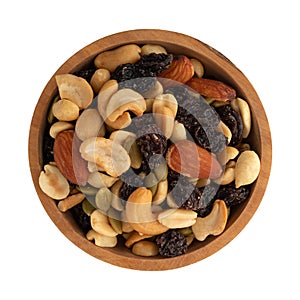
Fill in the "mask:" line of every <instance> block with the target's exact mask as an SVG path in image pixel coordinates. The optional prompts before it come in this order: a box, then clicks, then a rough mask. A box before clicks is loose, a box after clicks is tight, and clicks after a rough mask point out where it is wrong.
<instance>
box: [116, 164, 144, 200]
mask: <svg viewBox="0 0 300 300" xmlns="http://www.w3.org/2000/svg"><path fill="white" fill-rule="evenodd" d="M120 179H121V180H122V181H123V184H122V186H121V188H120V194H119V196H120V198H121V199H122V200H124V201H127V200H128V197H129V196H130V195H131V194H132V193H133V192H134V191H135V190H136V189H137V188H139V187H141V186H143V183H144V181H143V179H142V178H141V177H140V176H138V175H137V174H135V173H134V172H133V170H132V169H129V170H128V171H126V172H125V173H123V174H121V175H120Z"/></svg>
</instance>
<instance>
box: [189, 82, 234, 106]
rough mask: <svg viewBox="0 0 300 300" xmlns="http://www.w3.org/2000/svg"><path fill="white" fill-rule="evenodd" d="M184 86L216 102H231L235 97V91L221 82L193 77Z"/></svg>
mask: <svg viewBox="0 0 300 300" xmlns="http://www.w3.org/2000/svg"><path fill="white" fill-rule="evenodd" d="M186 84H187V85H188V86H189V87H191V88H192V89H194V90H195V91H197V92H198V93H199V94H201V95H202V96H205V97H208V98H212V99H215V100H218V101H227V100H232V99H234V98H235V97H236V92H235V90H234V89H233V88H232V87H230V86H228V85H227V84H225V83H223V82H221V81H217V80H212V79H207V78H196V77H194V78H192V79H191V80H190V81H188V82H187V83H186Z"/></svg>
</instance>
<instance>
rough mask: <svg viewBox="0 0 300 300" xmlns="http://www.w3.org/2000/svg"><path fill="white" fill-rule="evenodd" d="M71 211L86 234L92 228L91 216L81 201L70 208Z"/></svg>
mask: <svg viewBox="0 0 300 300" xmlns="http://www.w3.org/2000/svg"><path fill="white" fill-rule="evenodd" d="M69 212H70V213H71V215H72V217H73V218H74V220H75V222H76V223H77V224H78V226H79V228H80V229H81V230H82V231H83V233H84V234H86V233H87V232H88V231H89V230H90V229H91V228H92V227H91V221H90V217H89V216H88V215H87V214H86V213H85V212H84V211H83V209H82V205H81V203H79V204H77V205H75V206H74V207H72V208H70V209H69Z"/></svg>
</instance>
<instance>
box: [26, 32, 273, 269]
mask: <svg viewBox="0 0 300 300" xmlns="http://www.w3.org/2000/svg"><path fill="white" fill-rule="evenodd" d="M128 43H136V44H145V43H154V44H160V45H162V46H164V47H165V48H166V49H167V50H168V51H169V52H173V53H178V54H185V55H187V56H189V57H194V58H197V59H199V60H200V61H201V62H202V63H203V64H204V65H205V69H206V74H214V76H215V77H216V78H218V79H219V80H221V81H223V82H225V83H227V84H229V85H230V86H232V87H234V88H235V89H236V91H237V95H238V96H240V97H241V98H244V99H246V100H247V101H248V103H249V105H250V108H251V110H252V124H253V127H252V131H251V134H250V136H249V141H250V142H251V144H252V145H253V148H254V150H255V151H256V152H257V153H258V154H259V156H260V159H261V171H260V175H259V177H258V179H257V181H256V183H255V185H254V188H253V190H252V193H251V196H250V199H249V201H247V202H246V203H244V204H243V205H240V206H239V207H238V208H235V209H232V211H231V216H230V219H229V221H228V224H227V226H226V229H225V231H224V232H223V233H222V234H221V235H220V236H217V237H208V238H207V239H206V240H205V241H204V242H202V243H197V242H196V243H193V244H192V245H191V246H190V248H189V251H188V253H187V254H185V255H182V256H178V257H175V258H159V257H154V258H143V257H138V256H135V255H134V254H132V253H131V251H130V250H129V249H127V248H126V247H124V246H122V245H118V246H117V247H116V248H112V249H106V248H100V247H97V246H95V245H94V244H93V243H92V242H90V241H88V240H87V239H86V238H85V236H84V235H83V234H82V233H81V231H80V230H79V229H78V227H77V226H76V224H75V222H74V221H73V219H72V218H71V216H70V215H69V213H68V212H67V213H62V212H60V211H59V209H58V208H57V205H56V202H55V201H53V200H52V199H50V198H49V197H47V196H46V195H45V194H44V193H43V192H42V191H41V189H40V188H39V185H38V177H39V174H40V172H41V170H42V169H43V165H42V140H43V132H44V130H45V126H46V119H47V118H46V114H47V111H48V108H49V105H50V101H51V100H52V98H53V96H54V95H55V94H56V93H57V88H56V84H55V80H54V75H55V74H63V73H70V72H74V71H77V70H79V69H81V68H82V67H84V66H85V65H87V64H88V63H90V62H91V61H92V60H93V59H94V58H95V56H96V55H97V54H99V53H100V52H103V51H106V50H109V49H113V48H115V47H118V46H121V45H125V44H128ZM55 74H54V75H53V76H52V77H51V78H50V80H49V82H48V84H47V85H46V87H45V89H44V90H43V92H42V94H41V96H40V99H39V101H38V103H37V105H36V109H35V111H34V114H33V117H32V123H31V128H30V134H29V144H28V145H29V149H28V151H29V164H30V170H31V174H32V179H33V183H34V186H35V189H36V191H37V194H38V196H39V199H40V201H41V203H42V205H43V206H44V208H45V210H46V212H47V213H48V215H49V216H50V218H51V219H52V221H53V222H54V223H55V224H56V226H57V227H58V228H59V229H60V230H61V232H62V233H63V234H64V235H65V236H66V237H67V238H68V239H70V240H71V241H72V242H73V243H74V244H75V245H77V246H78V247H79V248H81V249H82V250H83V251H85V252H87V253H89V254H90V255H92V256H94V257H96V258H97V259H100V260H103V261H105V262H108V263H110V264H113V265H117V266H120V267H124V268H131V269H139V270H166V269H174V268H179V267H183V266H186V265H189V264H192V263H195V262H197V261H200V260H202V259H204V258H206V257H208V256H210V255H212V254H213V253H215V252H216V251H218V250H220V249H221V248H222V247H224V246H225V245H226V244H228V243H229V242H230V241H231V240H232V239H233V238H234V237H235V236H236V235H237V234H238V233H239V232H240V231H241V230H242V229H243V228H244V227H245V226H246V224H247V223H248V222H249V220H250V219H251V217H252V216H253V214H254V213H255V211H256V209H257V208H258V206H259V204H260V202H261V200H262V198H263V195H264V192H265V189H266V186H267V183H268V178H269V174H270V170H271V160H272V143H271V134H270V128H269V124H268V120H267V117H266V114H265V111H264V108H263V106H262V103H261V101H260V99H259V97H258V95H257V93H256V92H255V90H254V88H253V86H252V85H251V83H250V82H249V81H248V79H247V78H246V77H245V76H244V75H243V73H242V72H241V71H240V70H239V69H238V68H236V67H235V66H234V64H233V63H231V62H230V61H229V60H228V59H227V58H226V57H224V56H223V55H222V54H220V53H219V52H218V51H217V50H215V49H213V48H211V47H210V46H208V45H206V44H205V43H203V42H201V41H199V40H197V39H194V38H192V37H190V36H186V35H183V34H180V33H176V32H169V31H163V30H152V29H145V30H144V29H141V30H133V31H127V32H121V33H117V34H114V35H111V36H107V37H104V38H102V39H99V40H97V41H95V42H94V43H92V44H90V45H88V46H86V47H85V48H83V49H82V50H80V51H79V52H77V53H76V54H75V55H73V56H72V57H71V58H69V59H68V60H67V61H66V62H65V63H64V64H63V65H62V66H61V67H60V68H59V69H58V70H57V72H56V73H55Z"/></svg>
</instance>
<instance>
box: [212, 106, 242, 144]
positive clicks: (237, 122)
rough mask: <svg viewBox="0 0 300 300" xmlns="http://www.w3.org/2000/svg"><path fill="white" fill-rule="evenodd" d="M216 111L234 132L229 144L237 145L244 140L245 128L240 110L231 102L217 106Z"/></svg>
mask: <svg viewBox="0 0 300 300" xmlns="http://www.w3.org/2000/svg"><path fill="white" fill-rule="evenodd" d="M216 111H217V113H218V114H219V115H220V118H221V120H222V121H223V122H224V123H225V125H227V126H228V128H229V129H230V131H231V133H232V138H231V141H230V143H229V145H230V146H235V145H237V144H239V143H240V142H241V141H242V133H243V128H244V125H243V121H242V117H241V115H240V114H239V112H237V111H236V110H234V109H233V108H232V107H231V105H230V104H227V105H223V106H220V107H217V108H216Z"/></svg>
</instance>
